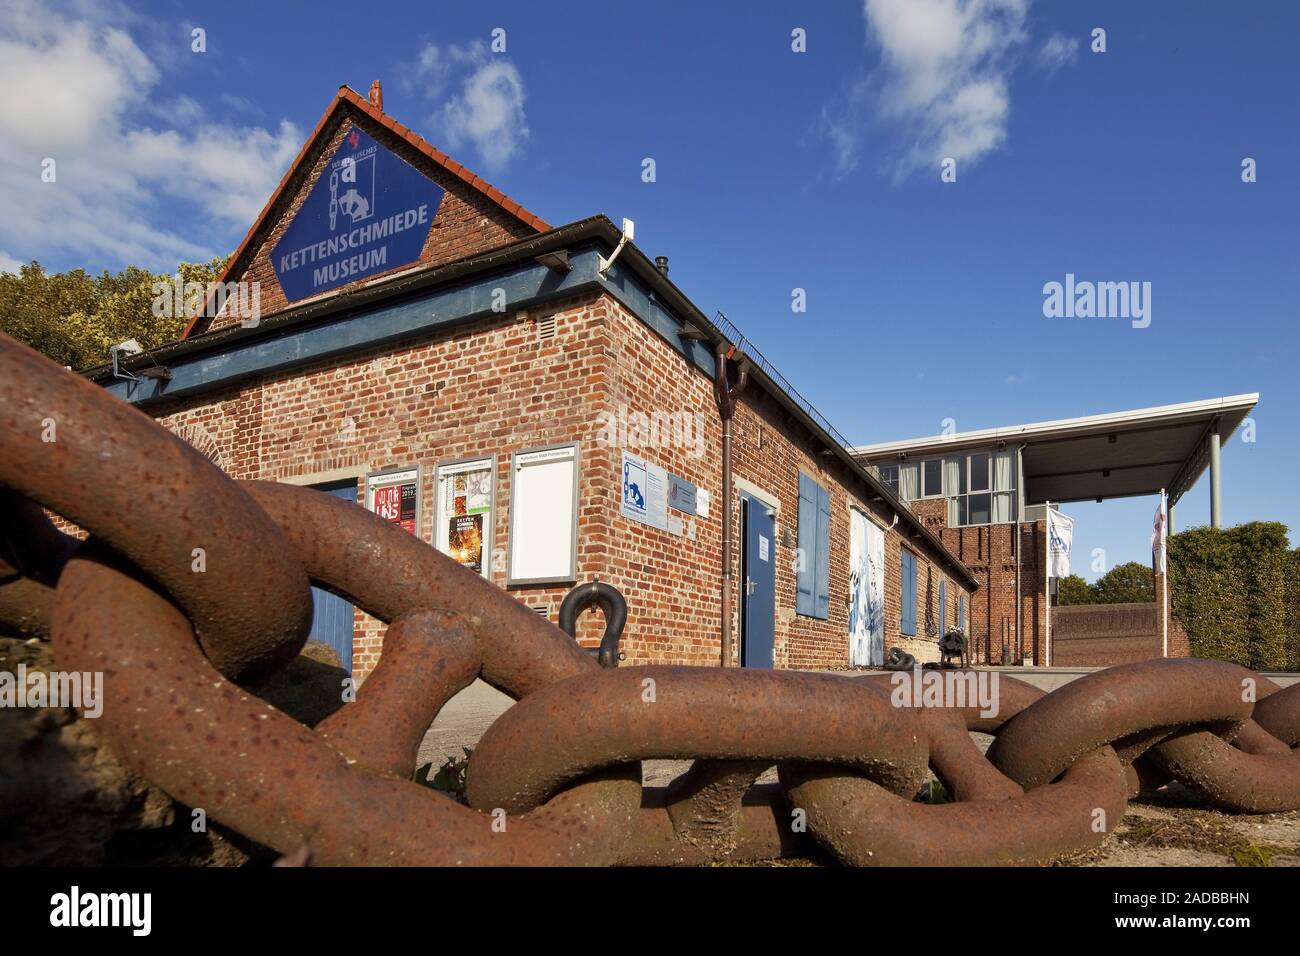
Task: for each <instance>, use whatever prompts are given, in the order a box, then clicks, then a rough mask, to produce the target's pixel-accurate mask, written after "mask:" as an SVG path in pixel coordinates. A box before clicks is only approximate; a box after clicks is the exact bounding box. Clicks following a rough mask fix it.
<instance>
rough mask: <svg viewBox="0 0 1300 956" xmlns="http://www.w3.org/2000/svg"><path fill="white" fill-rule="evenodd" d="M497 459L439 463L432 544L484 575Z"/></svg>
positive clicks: (489, 557) (489, 546)
mask: <svg viewBox="0 0 1300 956" xmlns="http://www.w3.org/2000/svg"><path fill="white" fill-rule="evenodd" d="M495 472H496V462H495V460H494V459H491V458H479V459H475V460H474V461H458V462H447V463H445V464H442V465H439V466H438V501H437V505H436V506H435V511H434V514H436V515H437V517H436V518H435V519H434V529H433V534H434V543H435V545H436V546H437V548H438V550H439V551H441V552H442V553H443V554H446V555H448V556H450V557H451V558H453V559H455V560H456V561H457V562H459V563H460V564H462V565H464V566H465V567H467V568H472V569H473V570H474V571H477V572H478V573H479V574H482V575H483V576H484V577H491V574H492V519H493V515H494V510H495V509H494V505H495V501H496V495H495V493H494V492H495V489H494V487H493V485H494V479H495Z"/></svg>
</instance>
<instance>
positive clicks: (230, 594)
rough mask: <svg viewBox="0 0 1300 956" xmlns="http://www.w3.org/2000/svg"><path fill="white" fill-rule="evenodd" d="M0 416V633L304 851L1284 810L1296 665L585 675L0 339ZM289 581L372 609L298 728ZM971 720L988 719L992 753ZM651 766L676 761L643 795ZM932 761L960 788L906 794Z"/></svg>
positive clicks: (432, 555) (298, 618)
mask: <svg viewBox="0 0 1300 956" xmlns="http://www.w3.org/2000/svg"><path fill="white" fill-rule="evenodd" d="M0 409H3V416H2V417H0V448H2V449H3V457H2V458H0V515H2V516H3V533H2V534H0V623H3V624H4V625H6V626H7V627H9V628H10V629H15V630H18V631H20V632H22V633H25V634H31V635H35V636H38V637H47V636H48V637H49V638H51V639H52V640H53V643H54V650H55V654H56V658H57V660H58V662H59V665H60V666H61V667H64V668H68V669H72V670H77V671H91V672H101V673H102V674H103V675H104V699H105V704H104V709H103V715H102V717H100V718H99V726H100V728H101V730H102V731H103V733H104V734H105V736H106V738H107V740H108V741H109V742H110V743H111V745H112V746H113V747H114V749H115V750H116V751H117V752H118V754H119V755H120V756H121V758H122V759H123V760H125V761H126V762H127V763H128V764H129V765H130V766H131V767H132V768H133V769H135V770H136V771H138V772H139V773H141V774H142V775H143V776H145V777H146V778H148V779H149V780H151V781H152V782H154V783H155V784H157V785H158V786H160V787H161V788H162V789H164V790H165V791H167V792H168V793H170V794H171V795H172V796H173V797H175V798H176V799H177V800H179V801H181V802H182V803H184V804H186V805H188V806H191V807H199V808H203V809H204V810H205V811H206V812H207V813H208V815H209V816H210V817H212V818H213V819H215V820H217V821H220V822H221V823H222V824H223V825H225V826H228V827H231V828H233V829H234V830H236V831H238V832H240V833H242V834H243V835H245V836H246V837H249V838H251V839H253V840H256V841H258V842H260V843H263V844H266V845H268V846H270V847H273V848H274V849H276V850H278V851H280V852H281V853H284V854H298V855H299V858H300V859H301V858H302V857H304V856H306V855H307V854H306V853H304V852H303V850H304V848H306V850H307V851H308V853H309V855H310V859H311V861H312V862H313V863H318V864H411V865H425V866H427V865H462V864H466V865H472V864H479V865H502V864H519V865H549V864H584V865H611V864H668V863H671V864H682V863H705V862H710V861H717V860H755V859H764V858H773V857H780V856H790V855H797V854H806V853H808V852H809V851H810V849H811V848H812V846H813V843H814V841H815V843H816V844H819V845H820V846H821V847H822V848H823V849H824V850H826V851H829V853H830V854H831V855H833V856H834V857H835V858H836V859H838V860H840V861H841V862H844V863H848V864H858V865H914V864H942V865H964V864H1018V863H1042V862H1047V861H1050V860H1053V859H1056V858H1059V857H1061V856H1063V855H1066V854H1069V853H1073V852H1077V851H1081V850H1085V849H1087V848H1090V847H1094V846H1096V845H1098V844H1099V843H1100V842H1101V841H1102V839H1104V837H1105V834H1106V832H1107V831H1108V830H1109V829H1111V828H1112V827H1113V825H1114V824H1115V823H1117V822H1118V821H1119V819H1120V818H1121V816H1122V815H1123V813H1124V808H1125V806H1126V802H1127V800H1128V799H1130V798H1131V797H1133V796H1135V795H1137V794H1138V792H1139V791H1140V790H1141V789H1143V788H1146V787H1154V786H1160V785H1162V784H1163V783H1165V782H1167V781H1168V780H1170V779H1173V780H1178V781H1180V782H1182V783H1184V784H1187V785H1190V786H1194V787H1196V788H1197V789H1199V790H1201V791H1203V792H1204V793H1205V794H1207V795H1208V797H1209V798H1210V799H1211V800H1212V801H1213V803H1214V804H1216V805H1218V806H1220V807H1223V808H1225V809H1228V810H1233V811H1239V812H1247V813H1259V812H1269V811H1276V810H1286V809H1295V808H1297V807H1300V757H1298V756H1297V751H1296V749H1295V748H1296V745H1297V744H1300V685H1296V686H1293V687H1290V688H1287V689H1285V690H1282V689H1279V688H1278V687H1277V686H1276V685H1274V684H1272V682H1270V681H1268V680H1267V679H1266V678H1264V677H1261V676H1259V675H1256V674H1253V673H1252V672H1250V671H1248V670H1246V669H1244V668H1241V667H1238V666H1236V665H1233V664H1228V663H1223V662H1219V661H1209V660H1197V659H1170V660H1155V661H1148V662H1144V663H1139V664H1132V665H1127V666H1121V667H1114V668H1110V669H1108V670H1105V671H1099V672H1096V673H1094V674H1091V675H1088V676H1085V677H1082V678H1080V679H1078V680H1075V681H1073V682H1071V683H1069V684H1067V685H1066V686H1064V687H1062V688H1060V689H1059V690H1056V691H1053V692H1052V693H1050V694H1045V693H1043V692H1042V691H1039V690H1037V689H1035V688H1034V687H1032V686H1030V685H1029V684H1026V683H1024V682H1022V681H1019V680H1016V679H1014V678H1007V677H1001V679H1000V682H999V685H998V686H999V688H1000V690H999V694H998V701H997V707H996V713H989V712H987V711H986V710H985V709H983V708H981V707H980V706H976V705H974V704H972V703H971V702H970V700H968V699H965V698H964V697H962V696H961V695H960V694H957V693H955V690H954V689H955V688H958V689H959V683H957V682H949V683H947V684H944V683H940V684H939V685H938V686H937V687H936V688H935V696H934V697H933V698H930V697H927V698H925V699H923V700H921V701H911V702H910V703H909V705H907V706H899V701H898V699H897V694H896V689H897V687H898V686H899V685H898V683H897V681H898V677H899V676H900V675H889V674H875V675H870V676H866V677H858V678H846V677H842V676H837V675H823V674H809V673H795V672H771V671H748V670H739V669H727V670H720V669H710V668H691V667H677V666H658V665H656V666H641V667H624V668H602V667H601V666H600V665H599V663H598V662H597V660H596V658H595V657H593V656H592V655H590V654H588V653H587V652H585V651H584V650H583V649H582V648H580V647H579V646H578V645H577V644H576V642H575V641H573V640H572V638H570V637H569V636H567V635H566V634H565V633H564V632H563V631H562V630H560V629H559V628H558V627H556V626H554V625H552V624H550V623H548V622H547V621H545V620H543V619H541V618H539V617H537V615H535V614H534V613H533V612H532V611H530V610H529V609H528V608H526V607H525V606H524V605H523V604H522V603H520V602H519V601H516V600H515V599H513V598H512V597H510V596H509V595H508V594H506V593H505V592H503V591H501V590H500V589H499V588H497V587H496V586H494V585H493V584H491V583H490V582H488V581H486V580H484V579H483V578H482V577H481V576H479V575H477V574H475V573H473V572H472V571H469V570H466V569H464V568H462V567H460V566H459V565H458V564H456V563H455V562H454V561H452V560H451V559H450V558H447V557H445V556H444V555H442V554H440V553H439V552H437V551H436V550H435V549H434V548H432V547H430V546H429V545H427V544H425V543H424V542H422V541H420V540H419V539H418V538H416V537H415V536H413V535H411V534H409V533H408V532H406V531H403V530H401V529H399V528H396V527H394V526H392V525H390V524H388V523H386V522H384V521H382V520H381V519H379V518H378V517H376V516H375V515H373V514H371V513H370V512H369V511H367V510H365V509H363V508H358V507H355V506H354V505H352V504H349V503H346V502H342V501H339V500H337V499H334V498H331V497H330V496H328V495H324V494H321V493H318V492H314V491H311V490H307V489H303V488H298V487H292V486H288V485H279V484H274V483H269V482H260V481H236V480H233V479H231V478H229V477H227V476H226V475H224V474H223V473H222V472H221V471H220V470H218V469H217V467H216V466H215V465H213V464H212V463H210V462H209V461H208V460H207V459H205V458H204V457H203V456H202V455H201V454H199V453H198V452H197V451H195V450H194V449H192V448H191V447H190V446H189V445H187V444H186V443H185V442H183V441H182V440H180V439H179V438H177V437H175V436H173V435H172V434H171V433H170V432H168V431H167V430H166V429H165V428H163V427H162V426H160V425H158V424H157V423H156V422H154V421H153V420H152V419H150V418H149V417H148V416H146V415H144V414H143V413H141V412H139V411H138V410H136V409H134V408H132V407H130V406H129V405H127V404H125V403H123V402H121V401H120V400H118V399H116V398H114V397H112V396H110V395H109V394H108V393H106V392H104V391H103V390H102V389H100V388H99V387H97V386H96V385H94V384H92V383H90V382H89V381H86V380H85V379H82V378H80V377H78V376H75V375H72V374H70V373H68V372H67V371H65V370H63V369H61V368H59V367H58V366H56V365H55V364H54V363H52V362H50V361H48V360H47V359H45V358H43V357H41V356H40V355H38V354H37V353H35V352H33V351H32V350H30V349H28V348H26V347H24V346H21V345H19V344H17V343H16V342H14V341H13V340H12V339H9V338H7V337H5V336H3V335H0ZM42 508H47V509H49V510H50V511H52V512H55V513H57V514H59V515H62V516H64V517H66V518H67V519H68V520H70V521H73V522H75V523H76V524H77V525H79V526H80V527H81V528H83V529H85V530H86V531H87V532H88V534H89V538H88V539H87V540H86V541H85V542H84V543H82V542H77V541H75V540H74V539H72V538H70V537H69V536H67V535H64V534H62V533H61V532H59V531H58V530H57V529H55V528H54V527H53V525H52V524H51V523H50V521H49V520H48V518H46V517H45V514H44V512H43V511H42ZM200 551H201V552H202V553H203V554H204V556H205V567H204V569H203V570H202V572H201V573H200V572H199V571H197V570H196V568H195V564H194V555H195V554H196V553H199V552H200ZM309 581H310V582H312V583H315V584H318V585H320V586H322V587H325V588H328V589H329V590H331V591H333V592H335V593H337V594H339V595H341V596H343V597H345V598H346V599H348V600H349V601H351V602H352V603H353V604H355V605H357V606H358V607H360V608H362V609H363V610H364V611H366V612H367V613H369V614H371V615H374V616H375V617H377V618H378V619H380V620H381V621H383V622H384V623H386V624H388V625H389V627H388V631H387V635H386V637H385V640H384V643H383V651H382V654H381V657H380V660H379V663H378V664H377V666H376V667H375V669H374V670H373V672H372V673H371V674H370V675H369V677H368V678H367V679H366V680H365V681H364V683H363V684H362V686H361V687H360V689H359V690H358V691H357V693H356V697H355V701H354V702H352V703H348V704H346V705H343V706H342V707H341V708H340V709H338V710H336V711H335V712H334V713H333V714H332V715H331V716H329V717H327V718H326V719H324V720H323V721H321V722H320V723H319V724H317V725H316V726H315V727H314V728H313V727H308V726H306V725H304V724H302V723H299V722H298V721H296V720H294V719H293V718H292V717H290V716H288V715H287V714H286V713H284V712H282V711H280V710H277V709H276V708H275V707H274V706H272V705H271V704H269V703H267V702H266V701H265V700H263V699H262V698H260V697H259V696H258V695H257V693H255V692H254V690H253V688H256V687H258V686H261V682H262V681H265V680H266V679H267V678H268V677H270V676H271V675H274V674H275V673H276V672H278V671H279V670H281V669H282V668H283V667H285V666H286V665H287V664H288V663H289V662H291V661H292V660H294V659H295V657H296V655H297V654H298V653H299V651H300V650H301V649H302V647H303V645H304V642H305V640H306V635H307V633H308V630H309V627H310V616H311V610H310V609H311V603H310V597H309V589H308V582H309ZM569 623H570V626H571V624H572V622H569ZM606 657H609V654H607V655H606ZM610 662H611V661H606V663H610ZM934 673H938V672H934ZM946 673H961V674H963V675H971V676H974V675H975V672H970V671H965V672H946ZM985 673H986V674H987V672H985ZM901 676H902V677H904V678H906V677H908V676H909V675H901ZM919 676H920V675H919V674H918V675H917V678H918V679H919ZM476 677H482V678H483V679H484V680H486V681H487V682H489V683H490V684H492V685H494V686H495V687H497V688H499V689H501V690H502V691H504V692H506V693H507V694H509V695H510V696H511V697H513V698H514V699H515V700H516V701H517V703H516V704H515V705H514V706H512V707H511V708H510V709H508V710H507V711H506V712H505V713H504V714H502V715H501V716H500V717H499V718H498V719H497V720H496V721H495V722H494V723H493V724H492V726H491V727H490V728H489V729H488V730H487V732H486V733H485V734H484V735H483V737H482V739H481V740H480V741H479V743H478V745H477V747H476V748H475V750H474V753H473V756H472V758H471V760H470V764H469V768H468V771H467V794H466V797H467V801H468V805H464V804H462V803H460V802H457V801H456V800H453V799H451V798H449V797H447V796H446V795H444V794H440V793H438V792H435V791H433V790H431V789H429V788H427V787H424V786H421V785H419V784H417V783H414V782H412V781H411V779H410V778H411V774H412V770H413V767H414V762H415V759H416V753H417V750H418V747H419V744H420V741H421V739H422V738H423V736H424V734H425V732H426V731H427V730H428V728H429V726H430V724H431V723H432V722H433V720H434V718H435V717H436V716H437V714H438V712H439V710H440V709H441V708H442V707H443V705H444V704H445V703H446V702H447V701H448V700H450V699H451V697H452V696H453V695H455V694H456V693H457V692H458V691H460V690H461V689H463V688H464V687H466V686H468V685H469V684H470V683H471V682H472V681H473V680H474V679H475V678H476ZM1256 698H1258V699H1256ZM971 731H978V732H982V733H987V734H991V735H993V736H994V742H993V744H992V746H991V747H990V749H989V751H988V753H987V756H986V755H984V754H982V753H981V752H980V749H979V747H978V746H977V745H976V743H975V741H974V739H973V738H972V737H971ZM659 758H673V759H690V760H693V761H694V763H693V764H692V765H691V768H690V769H689V770H688V771H687V772H686V773H685V774H683V775H682V776H680V777H678V778H677V779H676V780H674V781H673V783H672V784H671V785H670V786H668V787H666V788H645V787H643V786H642V783H641V768H640V761H642V760H649V759H659ZM773 765H775V766H776V768H777V773H778V780H779V782H778V783H756V781H757V780H758V779H759V778H760V777H761V776H762V775H763V773H764V772H765V771H766V770H768V769H769V768H771V767H772V766H773ZM931 772H932V773H933V774H934V775H935V776H936V777H937V778H938V779H939V781H941V782H942V783H943V785H944V787H945V788H946V790H947V791H948V792H949V793H950V794H951V796H952V798H953V799H952V802H948V803H936V804H931V803H925V802H919V801H917V800H916V799H914V797H915V795H916V793H917V791H918V789H919V788H920V787H921V785H922V784H923V782H924V781H925V780H926V779H927V778H928V776H929V774H930V773H931Z"/></svg>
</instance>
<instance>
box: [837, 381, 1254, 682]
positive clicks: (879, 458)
mask: <svg viewBox="0 0 1300 956" xmlns="http://www.w3.org/2000/svg"><path fill="white" fill-rule="evenodd" d="M1258 401H1259V395H1258V394H1254V393H1251V394H1247V395H1233V396H1228V397H1224V398H1213V399H1206V400H1204V401H1196V402H1184V403H1181V404H1177V405H1162V406H1159V407H1156V408H1140V409H1134V410H1131V411H1124V412H1113V413H1108V414H1103V415H1092V416H1088V417H1084V418H1070V419H1061V420H1057V421H1048V422H1035V423H1033V424H1026V425H1010V426H1002V427H998V428H987V429H982V430H979V431H970V432H950V433H948V434H943V435H932V436H929V437H926V438H913V439H906V440H903V441H889V442H882V443H879V444H874V445H861V446H858V447H856V448H853V449H851V450H852V452H853V455H854V457H855V458H856V459H857V461H858V462H859V464H861V465H862V466H863V467H864V468H867V469H868V470H870V471H871V472H873V473H874V474H875V475H876V476H877V477H878V478H880V480H881V481H882V482H884V483H885V484H886V485H888V486H889V488H890V489H891V491H893V492H894V493H896V494H897V495H898V497H899V498H900V499H901V500H902V501H903V502H904V503H905V504H906V506H907V507H908V508H910V509H911V510H912V512H913V514H915V515H916V517H917V519H918V520H919V521H920V522H921V523H922V524H924V525H925V527H926V528H928V529H929V530H930V531H932V532H933V533H934V534H935V535H936V536H938V537H939V538H940V539H941V540H942V541H943V543H944V544H945V545H946V546H947V547H948V549H949V550H950V551H952V552H953V553H954V554H955V555H956V556H957V557H958V558H959V559H960V560H961V561H962V562H963V563H964V564H965V565H966V566H967V567H969V568H970V569H971V571H972V573H973V574H974V575H975V577H976V579H977V580H978V581H979V584H980V587H979V590H978V591H977V592H976V593H975V595H974V597H973V599H972V605H971V609H970V621H969V624H970V628H969V631H968V636H969V637H970V639H971V642H972V645H973V650H974V656H975V659H976V660H977V661H980V662H986V663H1000V662H1002V661H1003V660H1010V661H1013V662H1015V663H1020V662H1021V661H1024V660H1030V661H1032V662H1033V663H1034V664H1037V665H1039V666H1046V665H1059V666H1104V665H1111V664H1122V663H1128V662H1130V661H1133V660H1144V659H1146V658H1150V657H1161V656H1166V655H1168V656H1186V655H1187V654H1188V653H1189V649H1188V640H1187V634H1186V632H1185V631H1184V630H1183V629H1182V626H1181V624H1179V622H1178V621H1177V620H1176V619H1174V618H1173V617H1172V616H1167V615H1164V614H1163V612H1160V613H1158V610H1159V609H1158V608H1157V607H1156V606H1155V605H1159V606H1160V608H1164V607H1166V604H1167V595H1166V593H1165V587H1166V579H1165V575H1164V574H1154V591H1155V596H1156V602H1155V605H1106V606H1102V605H1094V606H1092V607H1091V609H1090V610H1085V609H1083V608H1058V607H1056V606H1055V604H1056V589H1055V579H1053V578H1051V577H1050V576H1049V573H1048V571H1049V561H1048V557H1049V555H1048V514H1049V509H1050V510H1054V511H1056V513H1057V514H1058V515H1059V513H1060V512H1059V509H1058V508H1057V506H1059V505H1062V504H1068V503H1069V502H1074V501H1097V502H1101V501H1106V500H1110V499H1113V498H1126V497H1133V496H1138V495H1151V496H1157V495H1159V494H1160V493H1161V492H1162V491H1163V492H1164V493H1165V494H1166V495H1167V498H1168V503H1169V504H1168V531H1169V533H1170V534H1172V533H1173V525H1174V515H1175V508H1176V506H1177V503H1178V500H1179V499H1180V498H1181V497H1182V496H1183V494H1185V493H1186V492H1187V491H1188V490H1189V489H1190V488H1191V487H1192V486H1193V485H1194V484H1196V482H1197V480H1198V479H1199V478H1200V476H1201V475H1202V474H1204V473H1205V472H1206V471H1207V470H1208V471H1209V473H1210V483H1211V494H1210V501H1211V513H1210V521H1211V524H1213V525H1214V526H1216V527H1217V526H1218V524H1219V512H1220V477H1219V476H1220V471H1221V460H1220V455H1221V449H1222V446H1223V445H1224V444H1226V443H1227V442H1229V441H1230V440H1231V439H1232V436H1233V434H1234V433H1235V432H1236V430H1237V428H1238V427H1239V426H1240V425H1241V424H1242V423H1243V422H1244V421H1246V419H1247V416H1248V415H1249V414H1250V412H1251V410H1252V409H1253V408H1254V407H1255V405H1256V403H1257V402H1258ZM1065 520H1066V521H1068V520H1069V519H1068V518H1067V519H1065ZM1135 530H1136V529H1135ZM1139 533H1141V532H1140V531H1139ZM1089 557H1090V556H1089ZM1079 563H1082V561H1080V562H1079ZM1075 567H1076V568H1077V567H1078V564H1076V565H1075ZM1017 596H1018V599H1017Z"/></svg>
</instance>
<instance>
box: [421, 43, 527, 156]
mask: <svg viewBox="0 0 1300 956" xmlns="http://www.w3.org/2000/svg"><path fill="white" fill-rule="evenodd" d="M413 85H416V86H418V87H419V88H420V90H421V92H423V94H424V95H425V96H426V97H427V98H428V99H431V100H435V101H439V105H438V106H437V107H436V109H435V111H434V114H433V116H432V117H431V122H432V125H433V127H434V128H435V129H436V130H437V131H438V132H439V134H440V135H441V136H442V137H444V138H445V140H446V145H447V148H448V149H451V150H456V149H459V148H461V147H462V146H465V145H467V144H468V145H469V146H472V147H473V149H474V150H475V152H477V153H478V155H479V158H480V160H481V161H482V163H483V166H484V168H485V169H486V170H487V171H488V172H497V171H499V170H501V169H503V168H504V167H505V166H506V165H507V164H509V162H510V160H512V159H514V158H515V157H516V156H517V155H519V153H520V152H522V150H523V147H524V144H525V143H526V142H527V141H528V137H529V130H528V117H527V115H526V113H525V112H524V101H525V100H526V99H527V94H526V92H525V90H524V81H523V77H522V76H520V74H519V70H518V69H517V68H516V67H515V65H514V64H513V63H511V62H510V61H509V60H508V59H506V57H505V56H504V55H503V54H497V53H489V52H488V51H487V49H486V47H484V46H483V44H481V43H475V44H469V45H466V46H458V45H456V44H450V45H447V46H438V45H437V44H434V43H430V44H427V45H426V46H425V47H424V48H423V49H421V50H420V53H419V55H418V56H417V58H416V65H415V69H414V71H413ZM449 88H452V89H454V92H452V93H450V94H449V95H448V92H447V91H448V89H449Z"/></svg>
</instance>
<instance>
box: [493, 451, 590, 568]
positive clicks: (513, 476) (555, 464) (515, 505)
mask: <svg viewBox="0 0 1300 956" xmlns="http://www.w3.org/2000/svg"><path fill="white" fill-rule="evenodd" d="M577 518H578V446H577V445H562V446H559V447H556V448H539V449H536V450H534V451H529V452H517V453H516V454H515V455H514V458H513V460H512V462H511V468H510V571H509V574H508V579H507V583H508V584H567V583H569V582H571V581H574V580H576V578H577V571H578V569H577V539H578V521H577Z"/></svg>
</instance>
